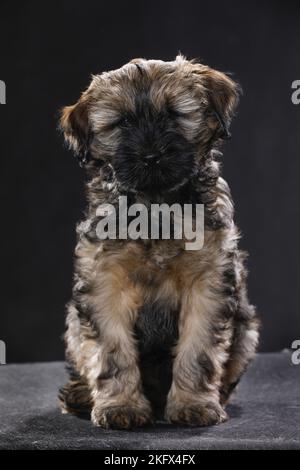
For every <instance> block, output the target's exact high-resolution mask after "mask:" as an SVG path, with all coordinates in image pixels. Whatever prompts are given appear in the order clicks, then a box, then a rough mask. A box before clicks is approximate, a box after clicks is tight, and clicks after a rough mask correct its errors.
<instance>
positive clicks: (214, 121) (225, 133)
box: [201, 67, 241, 139]
mask: <svg viewBox="0 0 300 470" xmlns="http://www.w3.org/2000/svg"><path fill="white" fill-rule="evenodd" d="M201 76H202V83H203V85H204V87H205V89H206V91H207V94H208V110H207V123H208V127H209V128H210V129H211V130H212V132H213V139H229V138H230V137H231V135H230V132H229V126H230V123H231V120H232V117H233V115H234V112H235V109H236V106H237V104H238V101H239V95H240V93H241V88H240V86H239V85H238V84H237V83H235V82H234V81H233V80H232V79H231V78H229V77H228V76H227V75H225V74H224V73H222V72H218V71H216V70H213V69H210V68H208V67H207V68H204V70H203V71H202V72H201Z"/></svg>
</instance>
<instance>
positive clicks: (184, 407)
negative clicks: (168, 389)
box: [166, 402, 228, 426]
mask: <svg viewBox="0 0 300 470" xmlns="http://www.w3.org/2000/svg"><path fill="white" fill-rule="evenodd" d="M166 419H167V420H168V421H169V422H170V423H173V424H182V425H189V426H212V425H214V424H220V423H223V422H224V421H226V420H227V419H228V416H227V413H226V412H225V411H224V409H223V408H222V406H221V405H219V404H218V403H212V402H209V403H206V404H199V403H191V404H182V403H177V404H172V405H170V406H168V407H167V411H166Z"/></svg>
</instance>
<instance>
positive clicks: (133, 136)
mask: <svg viewBox="0 0 300 470" xmlns="http://www.w3.org/2000/svg"><path fill="white" fill-rule="evenodd" d="M238 95H239V88H238V86H237V84H236V83H235V82H234V81H233V80H232V79H231V78H229V77H228V76H227V75H225V74H223V73H221V72H218V71H216V70H213V69H211V68H209V67H207V66H205V65H202V64H200V63H197V62H195V61H188V60H186V59H185V58H184V57H183V56H178V57H177V58H176V60H175V61H172V62H163V61H161V60H144V59H135V60H132V61H131V62H129V63H128V64H126V65H124V66H123V67H121V68H120V69H118V70H114V71H111V72H104V73H102V74H100V75H96V76H94V77H93V79H92V82H91V84H90V86H89V88H88V89H87V90H86V91H85V92H84V93H83V94H82V95H81V98H80V99H79V101H78V102H77V103H76V104H75V105H73V106H69V107H66V108H64V109H63V111H62V115H61V128H62V131H63V133H64V136H65V139H66V141H67V143H68V144H69V146H70V148H71V149H72V150H73V152H74V153H75V155H76V156H77V158H78V160H79V162H80V164H81V165H82V166H85V168H86V172H87V176H88V182H87V201H88V206H87V211H86V215H85V218H84V221H82V223H81V224H80V225H79V226H78V230H77V232H78V244H77V247H76V250H75V276H74V288H73V297H72V300H71V302H70V303H69V305H68V313H67V332H66V335H65V341H66V356H67V360H68V362H69V364H70V374H71V375H70V381H69V382H68V383H67V385H65V387H63V388H62V389H61V390H60V394H59V398H60V402H61V407H62V410H63V412H69V413H78V414H79V413H84V412H87V413H91V419H92V422H93V423H94V424H95V425H97V426H101V427H103V428H118V429H129V428H134V427H137V426H143V425H146V424H148V423H151V422H152V421H153V419H154V418H156V417H160V416H161V415H162V413H164V416H165V418H166V419H167V420H168V421H169V422H171V423H176V424H186V425H196V426H207V425H212V424H217V423H221V422H223V421H224V420H226V418H227V415H226V412H225V408H224V407H225V405H226V403H227V401H228V398H229V396H230V394H231V392H232V390H233V389H234V387H235V386H236V384H237V383H238V381H239V379H240V377H241V375H242V374H243V372H244V371H245V368H246V367H247V365H248V363H249V361H250V360H251V358H252V357H253V355H254V353H255V350H256V346H257V342H258V325H259V323H258V320H257V316H256V313H255V309H254V307H253V306H252V305H250V304H249V302H248V298H247V290H246V270H245V268H244V258H245V254H244V253H243V252H241V251H240V250H239V249H238V239H239V234H238V231H237V228H236V226H235V224H234V221H233V205H232V200H231V195H230V190H229V188H228V185H227V184H226V182H225V181H224V180H223V179H222V178H221V177H220V166H219V163H218V160H219V157H220V152H219V150H218V149H219V147H220V144H221V143H222V141H223V140H224V139H227V138H228V137H229V125H230V122H231V119H232V117H233V114H234V111H235V109H236V105H237V101H238ZM119 196H127V197H128V200H129V201H130V203H136V202H137V203H140V202H143V203H144V204H146V205H148V206H150V205H151V204H154V203H161V202H164V203H167V204H170V205H171V204H173V203H178V204H180V205H184V204H187V203H191V204H204V207H205V227H204V245H203V247H202V249H199V250H186V249H185V248H184V240H177V239H174V238H173V239H169V240H166V239H162V238H160V239H155V240H153V239H152V240H151V239H148V240H142V239H138V240H133V239H130V238H129V239H121V238H118V239H114V240H112V239H106V240H99V237H97V234H96V230H95V226H96V224H97V221H98V220H99V218H100V216H99V214H98V213H97V208H98V207H99V205H101V204H107V203H109V204H112V205H113V206H115V207H117V204H118V200H119Z"/></svg>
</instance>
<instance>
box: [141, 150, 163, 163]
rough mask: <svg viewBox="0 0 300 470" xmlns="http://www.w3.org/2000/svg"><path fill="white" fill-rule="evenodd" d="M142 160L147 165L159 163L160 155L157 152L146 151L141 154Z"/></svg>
mask: <svg viewBox="0 0 300 470" xmlns="http://www.w3.org/2000/svg"><path fill="white" fill-rule="evenodd" d="M143 160H144V162H145V163H146V164H147V165H149V164H153V163H159V160H160V156H159V155H158V154H157V153H148V154H147V155H144V156H143Z"/></svg>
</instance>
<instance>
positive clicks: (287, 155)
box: [0, 0, 300, 362]
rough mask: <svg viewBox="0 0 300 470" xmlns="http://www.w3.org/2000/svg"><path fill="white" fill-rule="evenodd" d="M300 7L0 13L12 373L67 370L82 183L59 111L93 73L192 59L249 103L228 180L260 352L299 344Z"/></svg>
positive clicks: (81, 6)
mask: <svg viewBox="0 0 300 470" xmlns="http://www.w3.org/2000/svg"><path fill="white" fill-rule="evenodd" d="M299 14H300V4H298V5H296V2H294V1H290V2H289V1H275V0H272V1H262V0H260V1H253V0H251V1H244V2H241V1H238V0H237V1H232V0H227V1H226V2H223V1H220V2H217V1H213V2H207V1H201V0H198V1H189V0H185V1H180V0H172V1H159V2H156V1H151V2H148V1H141V0H135V1H130V0H128V1H121V0H120V1H119V2H116V1H104V0H98V1H96V0H94V1H91V0H86V1H78V0H64V1H59V2H58V1H57V2H55V1H44V2H41V1H37V0H26V1H25V2H16V1H12V0H6V1H4V0H1V4H0V52H1V53H0V79H1V80H5V82H6V85H7V104H6V105H1V106H0V119H1V122H0V124H1V131H0V132H1V139H0V154H1V158H0V165H1V189H0V191H1V193H0V195H1V237H2V242H1V265H0V269H1V278H2V279H1V319H0V339H2V340H4V341H6V344H7V360H8V362H12V361H33V360H40V361H42V360H56V359H60V358H62V357H63V344H62V341H61V335H62V333H63V329H64V304H65V303H66V301H67V300H68V299H69V297H70V292H71V290H70V288H71V277H72V252H73V249H74V244H75V231H74V227H75V223H76V221H77V220H78V218H79V217H80V215H81V213H82V210H83V207H84V197H83V172H82V170H81V169H79V167H77V164H76V162H75V160H74V159H73V158H72V156H71V154H69V153H67V151H66V150H65V149H64V148H63V145H62V140H61V138H60V136H59V135H58V133H57V131H56V125H57V110H58V109H59V108H60V107H62V106H63V105H65V104H71V103H73V102H74V101H75V100H76V99H77V98H78V96H79V93H80V91H81V90H82V89H83V88H84V87H86V86H87V84H88V83H89V79H90V74H91V73H97V72H100V71H103V70H106V69H111V68H116V67H119V66H121V65H122V64H123V63H125V62H127V61H128V60H129V59H131V58H133V57H146V58H161V59H165V60H168V59H172V58H174V56H175V55H176V53H177V52H178V51H181V52H182V53H184V54H186V55H187V56H188V57H200V58H201V59H202V61H203V62H205V63H208V64H209V65H211V66H213V67H215V68H218V69H221V70H223V71H232V72H234V74H235V77H236V79H238V80H239V82H240V83H241V85H242V87H243V89H244V96H243V98H242V100H241V104H240V108H239V115H238V118H237V119H236V120H235V122H234V123H233V128H232V131H233V139H232V140H231V142H229V143H228V144H227V145H226V148H225V155H224V173H225V177H226V178H227V179H228V181H229V183H230V185H231V188H232V191H233V196H234V199H235V203H236V212H237V221H238V223H239V225H240V227H241V229H242V232H243V234H244V237H243V241H242V246H243V247H244V248H246V249H247V250H248V251H249V252H250V258H249V269H250V279H249V290H250V297H251V300H252V301H253V302H254V303H255V304H256V305H257V306H258V308H259V311H260V313H261V316H262V319H263V325H264V327H263V333H262V342H261V349H262V350H267V351H270V350H278V349H282V348H285V347H289V346H290V344H291V342H292V340H294V339H296V338H300V312H299V301H298V297H299V293H300V283H299V247H298V241H299V228H300V223H299V208H298V201H299V195H300V188H299V172H300V155H299V144H300V133H299V130H300V126H299V124H300V105H299V106H295V105H293V104H292V102H291V83H292V81H293V80H296V79H300V61H299V57H300V28H299Z"/></svg>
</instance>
